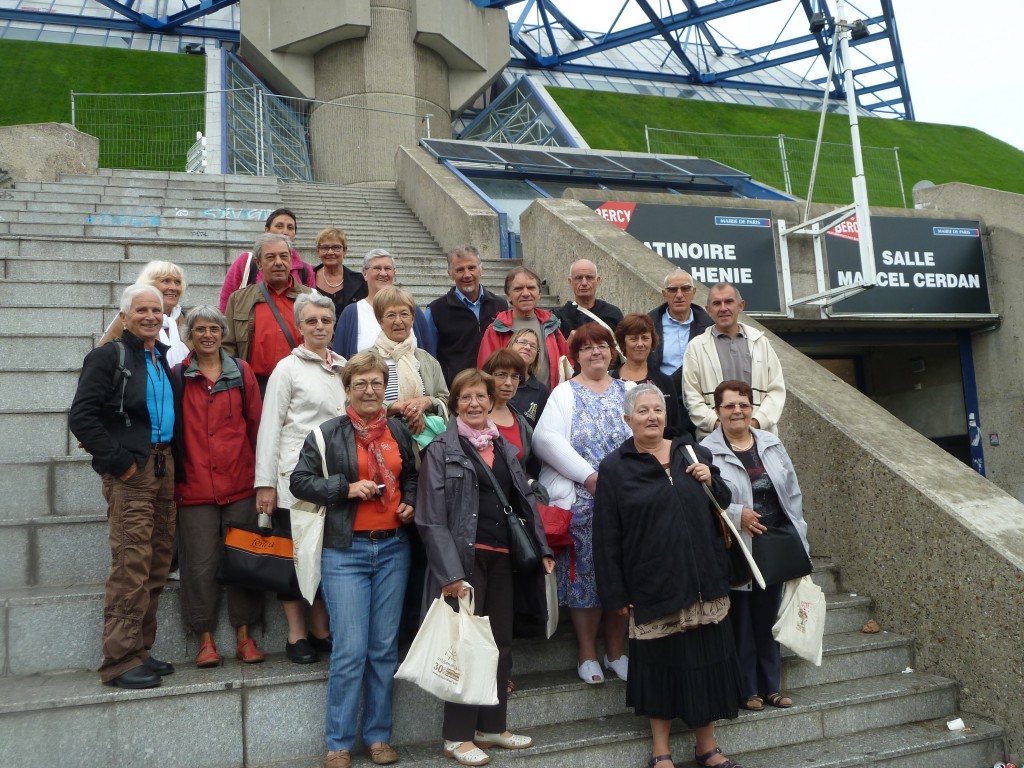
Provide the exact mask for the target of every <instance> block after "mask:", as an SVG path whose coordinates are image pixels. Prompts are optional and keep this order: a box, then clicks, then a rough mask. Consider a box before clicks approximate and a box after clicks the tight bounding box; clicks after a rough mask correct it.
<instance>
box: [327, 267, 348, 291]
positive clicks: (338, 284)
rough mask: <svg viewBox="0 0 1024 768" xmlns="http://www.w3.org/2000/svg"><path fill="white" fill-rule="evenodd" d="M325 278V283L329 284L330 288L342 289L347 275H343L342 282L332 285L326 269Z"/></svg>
mask: <svg viewBox="0 0 1024 768" xmlns="http://www.w3.org/2000/svg"><path fill="white" fill-rule="evenodd" d="M323 278H324V282H325V283H327V285H328V286H330V287H331V288H340V287H341V286H342V285H343V284H344V282H345V273H344V272H342V273H341V280H339V281H338V282H336V283H332V282H331V281H330V280H328V279H327V269H326V268H325V269H324V271H323Z"/></svg>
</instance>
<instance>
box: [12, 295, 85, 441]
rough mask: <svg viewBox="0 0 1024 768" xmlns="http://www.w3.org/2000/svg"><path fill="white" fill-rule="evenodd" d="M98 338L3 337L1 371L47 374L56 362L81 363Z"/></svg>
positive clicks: (28, 335) (19, 335)
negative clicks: (30, 371)
mask: <svg viewBox="0 0 1024 768" xmlns="http://www.w3.org/2000/svg"><path fill="white" fill-rule="evenodd" d="M5 314H6V312H5ZM5 325H6V323H5ZM97 337H98V334H97V335H94V334H86V333H79V334H77V335H75V334H71V333H68V334H66V335H60V336H54V335H51V334H39V333H25V334H8V333H0V370H5V371H6V370H12V369H13V370H46V369H47V368H49V367H50V366H52V365H53V361H54V360H64V361H67V362H69V363H72V362H74V361H76V360H78V361H81V360H82V359H83V358H84V357H85V356H86V354H87V353H88V352H89V350H91V349H92V348H93V346H95V342H96V338H97ZM68 405H70V403H69V404H68ZM2 449H3V446H0V450H2Z"/></svg>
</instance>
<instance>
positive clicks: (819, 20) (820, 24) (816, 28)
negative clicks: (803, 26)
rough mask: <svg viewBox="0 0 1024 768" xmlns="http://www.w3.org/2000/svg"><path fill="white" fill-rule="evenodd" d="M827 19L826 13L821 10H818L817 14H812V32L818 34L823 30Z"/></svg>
mask: <svg viewBox="0 0 1024 768" xmlns="http://www.w3.org/2000/svg"><path fill="white" fill-rule="evenodd" d="M826 21H827V19H826V18H825V14H824V13H822V12H821V11H818V12H817V13H816V14H814V15H813V16H811V26H810V30H811V34H812V35H816V34H818V33H819V32H821V31H822V30H823V29H824V28H825V22H826Z"/></svg>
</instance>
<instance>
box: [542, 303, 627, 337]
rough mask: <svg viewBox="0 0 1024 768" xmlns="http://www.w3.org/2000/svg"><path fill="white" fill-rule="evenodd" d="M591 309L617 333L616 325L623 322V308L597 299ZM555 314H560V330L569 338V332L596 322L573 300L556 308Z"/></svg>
mask: <svg viewBox="0 0 1024 768" xmlns="http://www.w3.org/2000/svg"><path fill="white" fill-rule="evenodd" d="M590 311H591V312H593V313H594V314H595V315H597V316H598V317H600V318H601V319H602V320H604V322H605V324H606V325H607V326H608V327H609V328H611V329H612V333H613V334H614V333H615V326H617V325H618V324H619V323H621V322H622V310H621V309H619V308H618V307H616V306H615V305H614V304H609V303H608V302H607V301H602V300H601V299H596V300H595V301H594V306H593V307H591V309H590ZM555 314H556V315H558V319H559V321H560V322H561V323H562V324H561V325H560V326H559V328H558V330H560V331H561V332H562V335H563V336H565V338H567V339H568V338H569V334H570V333H572V332H573V331H575V330H576V329H577V328H579V327H580V326H581V325H586V324H587V323H592V322H594V321H593V319H592V318H590V317H588V316H587V315H585V314H583V313H582V312H581V311H580V308H579V307H577V306H574V304H573V302H571V301H567V302H565V304H563V305H562V306H560V307H559V308H558V309H556V310H555Z"/></svg>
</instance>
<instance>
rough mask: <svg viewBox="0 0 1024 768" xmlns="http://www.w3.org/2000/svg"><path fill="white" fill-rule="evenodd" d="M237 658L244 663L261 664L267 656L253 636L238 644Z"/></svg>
mask: <svg viewBox="0 0 1024 768" xmlns="http://www.w3.org/2000/svg"><path fill="white" fill-rule="evenodd" d="M235 658H237V659H238V660H239V661H241V662H242V663H243V664H259V663H260V662H261V661H263V659H264V658H266V657H265V656H264V655H263V651H261V650H260V649H259V647H258V646H257V645H256V641H255V640H253V639H252V638H251V637H247V638H245V640H242V641H241V642H240V643H239V644H238V648H237V649H236V651H235Z"/></svg>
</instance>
